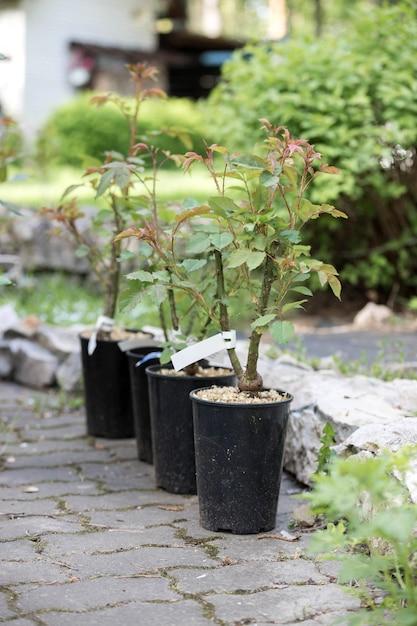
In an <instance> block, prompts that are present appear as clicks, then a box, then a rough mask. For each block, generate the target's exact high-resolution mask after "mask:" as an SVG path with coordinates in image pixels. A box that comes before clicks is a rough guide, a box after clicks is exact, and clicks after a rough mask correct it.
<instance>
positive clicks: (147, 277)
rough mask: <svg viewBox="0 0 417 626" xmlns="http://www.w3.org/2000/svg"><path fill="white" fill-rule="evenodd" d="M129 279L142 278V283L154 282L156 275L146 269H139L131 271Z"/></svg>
mask: <svg viewBox="0 0 417 626" xmlns="http://www.w3.org/2000/svg"><path fill="white" fill-rule="evenodd" d="M126 278H127V280H140V281H141V282H142V283H153V282H154V276H153V274H151V273H150V272H146V271H145V270H137V271H136V272H131V273H130V274H128V275H127V276H126Z"/></svg>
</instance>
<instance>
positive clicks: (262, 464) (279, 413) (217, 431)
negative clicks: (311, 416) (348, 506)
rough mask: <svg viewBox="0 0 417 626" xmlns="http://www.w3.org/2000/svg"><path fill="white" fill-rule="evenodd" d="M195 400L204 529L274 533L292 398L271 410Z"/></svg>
mask: <svg viewBox="0 0 417 626" xmlns="http://www.w3.org/2000/svg"><path fill="white" fill-rule="evenodd" d="M190 397H191V400H192V404H193V415H194V437H195V453H196V468H197V491H198V500H199V506H200V523H201V525H202V526H203V528H206V529H208V530H212V531H229V532H232V533H236V534H240V535H246V534H252V533H261V532H266V531H268V530H272V529H273V528H275V519H276V513H277V505H278V496H279V489H280V484H281V475H282V464H283V459H284V447H285V436H286V430H287V423H288V416H289V409H290V403H291V401H292V397H291V396H290V395H288V394H287V398H288V399H285V400H283V401H282V402H274V403H270V404H226V403H221V402H210V401H208V400H203V399H200V398H198V396H197V395H196V391H194V392H192V393H191V395H190Z"/></svg>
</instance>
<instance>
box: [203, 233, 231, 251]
mask: <svg viewBox="0 0 417 626" xmlns="http://www.w3.org/2000/svg"><path fill="white" fill-rule="evenodd" d="M209 239H210V243H211V245H212V246H213V247H214V248H216V249H217V250H223V248H226V247H227V246H228V245H229V244H231V243H232V241H233V235H232V234H231V233H227V232H226V233H213V234H212V235H210V237H209Z"/></svg>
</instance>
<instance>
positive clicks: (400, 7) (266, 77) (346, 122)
mask: <svg viewBox="0 0 417 626" xmlns="http://www.w3.org/2000/svg"><path fill="white" fill-rule="evenodd" d="M416 58H417V16H416V11H415V6H413V5H412V3H411V2H402V3H398V4H396V5H394V6H389V7H384V8H380V9H377V8H374V9H373V10H372V11H371V12H368V13H360V14H358V16H357V19H356V21H355V22H354V23H353V25H352V24H351V25H350V29H349V32H346V33H344V34H339V35H338V36H337V37H336V36H330V35H329V36H326V37H323V38H321V39H319V40H314V41H299V40H294V41H289V42H288V43H284V44H275V45H265V44H260V45H251V46H249V47H247V48H245V49H244V50H242V51H239V52H237V53H236V54H235V55H234V57H233V58H232V59H231V60H230V61H229V62H228V63H227V64H225V66H224V70H223V78H222V81H221V82H220V84H219V85H218V86H217V88H216V89H215V90H214V91H213V92H212V94H211V96H210V98H209V101H208V105H207V106H206V115H205V116H206V118H207V120H208V123H209V124H211V125H214V126H215V127H216V128H217V133H216V136H219V141H222V140H223V139H224V138H226V137H227V139H228V142H229V145H230V142H231V141H232V142H234V143H235V145H236V147H237V148H245V147H247V146H250V145H251V144H252V142H253V140H254V138H256V137H258V136H259V125H258V118H260V117H267V118H268V119H269V120H270V121H271V122H272V123H274V124H282V125H284V126H287V127H288V128H289V129H290V131H291V132H292V133H293V134H294V135H295V136H303V137H305V138H306V139H308V140H309V141H310V142H312V143H313V144H315V146H316V148H317V149H318V151H320V152H323V153H324V154H326V157H327V158H328V159H329V161H330V162H331V163H332V164H334V165H336V166H337V167H339V168H340V169H341V173H340V175H338V176H334V177H332V179H331V180H330V181H328V180H327V179H326V180H324V179H323V182H322V184H320V181H318V183H319V184H318V185H317V187H316V190H315V191H314V193H313V194H312V195H313V200H314V201H318V202H323V201H328V202H332V203H333V202H334V203H335V204H337V206H338V207H339V208H341V209H342V210H344V211H346V212H347V213H348V214H349V217H350V219H349V221H348V224H347V225H345V224H344V225H343V228H341V227H340V224H338V223H331V224H330V223H329V224H324V223H323V224H322V227H321V230H320V231H319V234H318V235H317V229H315V231H314V232H315V237H314V240H312V241H311V243H312V244H313V248H314V254H323V249H325V250H326V257H327V258H329V253H330V255H331V256H330V260H331V262H333V263H335V264H336V265H337V266H338V267H341V268H343V271H342V277H343V278H344V279H345V280H347V281H349V282H350V283H351V284H354V285H358V286H359V287H363V286H366V287H372V288H377V289H379V290H380V291H381V292H384V293H388V292H389V291H390V289H391V287H392V284H393V282H397V283H398V284H399V285H400V286H401V287H402V292H406V291H407V290H408V291H409V292H413V291H415V290H416V287H417V257H416V255H415V254H414V249H415V244H416V241H417V213H416V211H415V204H416V200H417V186H416V178H417V162H416V146H417V123H416V121H417V65H416V61H415V60H416Z"/></svg>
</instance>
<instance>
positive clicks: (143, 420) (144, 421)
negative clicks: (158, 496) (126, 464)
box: [127, 346, 159, 463]
mask: <svg viewBox="0 0 417 626" xmlns="http://www.w3.org/2000/svg"><path fill="white" fill-rule="evenodd" d="M157 350H158V349H157V348H155V346H146V347H143V348H142V347H141V348H136V349H135V350H131V351H130V352H128V353H127V360H128V362H129V374H130V390H131V393H132V406H133V422H134V424H135V433H136V443H137V447H138V457H139V460H140V461H145V462H146V463H152V431H151V418H150V413H149V390H148V378H147V376H146V368H147V367H149V366H150V365H157V364H158V363H159V358H158V357H155V358H149V355H152V354H153V353H156V351H157ZM145 356H147V357H148V358H147V359H146V360H145V361H144V362H143V363H141V361H142V359H143V358H144V357H145Z"/></svg>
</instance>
